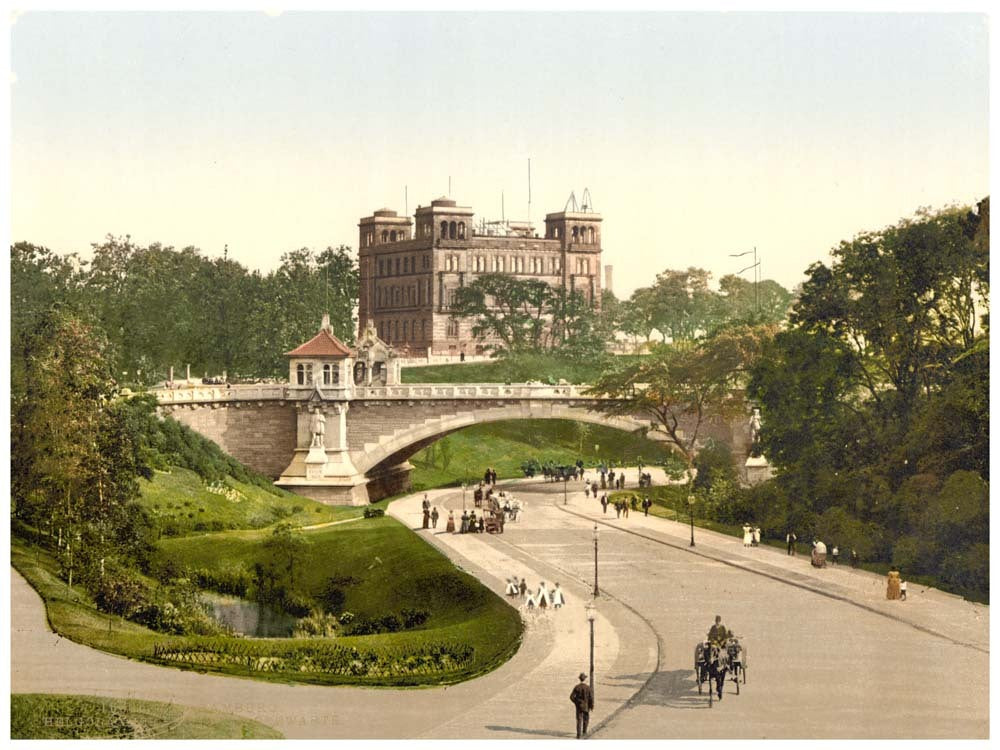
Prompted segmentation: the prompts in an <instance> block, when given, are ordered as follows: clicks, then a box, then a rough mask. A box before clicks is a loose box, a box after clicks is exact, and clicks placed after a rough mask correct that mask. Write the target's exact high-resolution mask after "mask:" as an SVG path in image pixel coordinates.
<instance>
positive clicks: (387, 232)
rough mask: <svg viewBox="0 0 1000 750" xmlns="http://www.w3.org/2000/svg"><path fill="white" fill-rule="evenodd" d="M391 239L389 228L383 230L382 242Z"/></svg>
mask: <svg viewBox="0 0 1000 750" xmlns="http://www.w3.org/2000/svg"><path fill="white" fill-rule="evenodd" d="M388 240H389V231H388V230H387V229H383V230H382V242H387V241H388Z"/></svg>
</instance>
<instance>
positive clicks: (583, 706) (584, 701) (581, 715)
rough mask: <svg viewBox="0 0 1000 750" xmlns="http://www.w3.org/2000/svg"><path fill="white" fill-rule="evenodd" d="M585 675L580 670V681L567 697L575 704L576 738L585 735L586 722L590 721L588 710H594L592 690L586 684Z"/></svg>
mask: <svg viewBox="0 0 1000 750" xmlns="http://www.w3.org/2000/svg"><path fill="white" fill-rule="evenodd" d="M586 680H587V675H586V674H584V673H583V672H580V682H578V683H577V684H576V685H575V686H574V687H573V692H572V693H570V694H569V699H570V701H572V703H573V705H574V706H576V738H577V739H578V740H579V739H582V738H583V737H585V736H586V735H587V724H588V723H590V712H591V711H593V710H594V691H592V690H591V689H590V685H588V684H587V682H586Z"/></svg>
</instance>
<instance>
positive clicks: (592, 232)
mask: <svg viewBox="0 0 1000 750" xmlns="http://www.w3.org/2000/svg"><path fill="white" fill-rule="evenodd" d="M587 234H588V236H589V239H588V240H587V241H588V242H590V244H591V245H594V244H596V243H597V230H596V229H594V228H593V227H591V228H590V229H589V230H588V232H587Z"/></svg>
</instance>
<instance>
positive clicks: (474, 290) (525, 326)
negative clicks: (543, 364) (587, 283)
mask: <svg viewBox="0 0 1000 750" xmlns="http://www.w3.org/2000/svg"><path fill="white" fill-rule="evenodd" d="M555 295H556V292H555V291H554V290H553V289H552V287H551V286H549V285H548V284H547V283H545V282H544V281H541V280H540V279H518V278H516V277H514V276H508V275H506V274H499V273H489V274H483V275H482V276H479V277H477V278H476V279H475V281H473V282H472V283H471V284H469V285H468V286H464V287H462V288H460V289H458V290H457V291H456V294H455V301H454V304H453V305H452V308H451V309H452V314H453V315H455V316H457V317H471V318H475V323H474V324H473V327H472V334H473V335H474V336H475V337H476V338H479V339H485V340H490V339H495V340H497V341H498V343H497V344H495V345H493V347H494V350H495V351H506V352H524V351H532V350H538V349H540V348H542V346H543V343H544V342H543V337H544V335H545V329H546V323H547V320H546V314H547V313H549V312H550V311H551V309H552V304H553V302H554V300H555Z"/></svg>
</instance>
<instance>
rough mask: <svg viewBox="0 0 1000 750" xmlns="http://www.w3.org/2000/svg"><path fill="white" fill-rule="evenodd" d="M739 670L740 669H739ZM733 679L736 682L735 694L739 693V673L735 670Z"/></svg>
mask: <svg viewBox="0 0 1000 750" xmlns="http://www.w3.org/2000/svg"><path fill="white" fill-rule="evenodd" d="M740 671H742V670H740ZM733 679H734V680H735V682H736V694H737V695H739V694H740V673H739V672H737V673H736V674H735V675H733Z"/></svg>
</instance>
